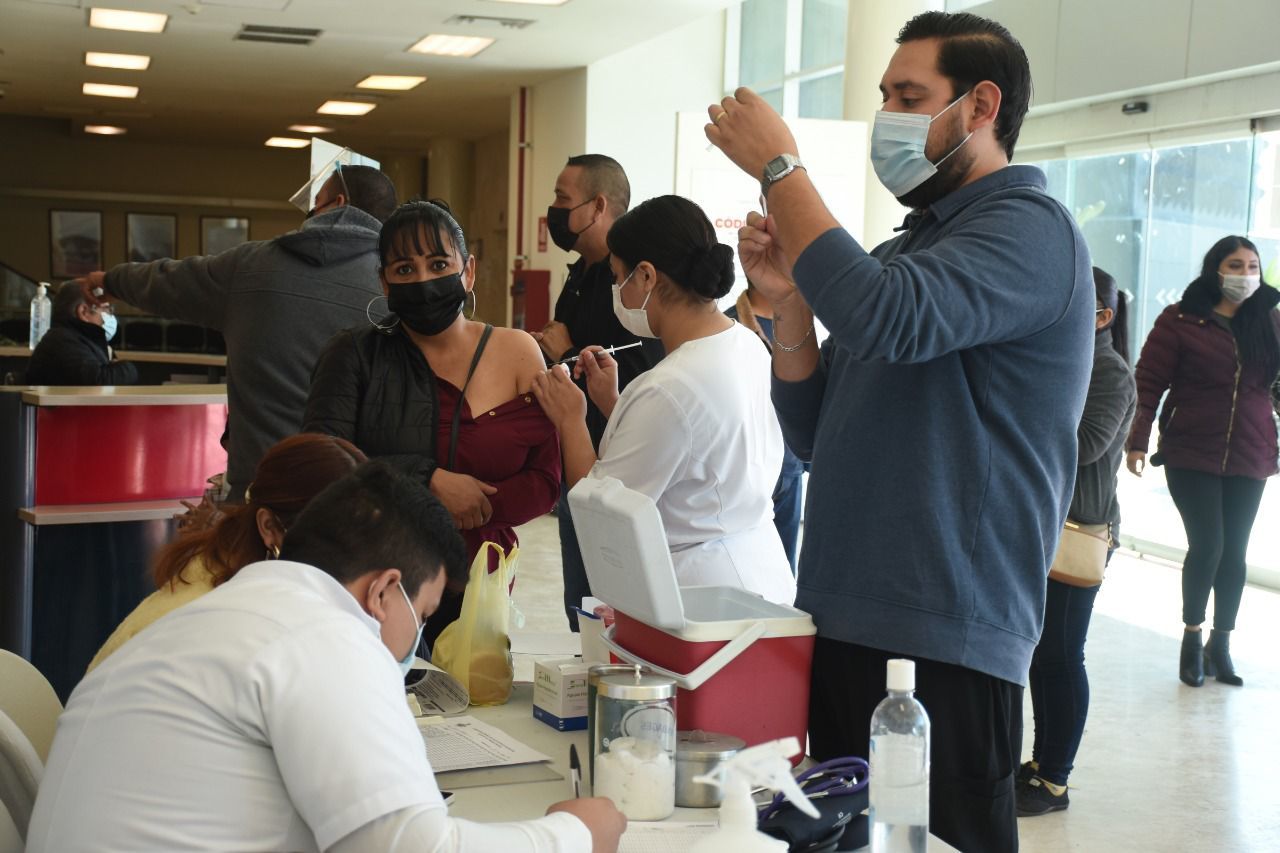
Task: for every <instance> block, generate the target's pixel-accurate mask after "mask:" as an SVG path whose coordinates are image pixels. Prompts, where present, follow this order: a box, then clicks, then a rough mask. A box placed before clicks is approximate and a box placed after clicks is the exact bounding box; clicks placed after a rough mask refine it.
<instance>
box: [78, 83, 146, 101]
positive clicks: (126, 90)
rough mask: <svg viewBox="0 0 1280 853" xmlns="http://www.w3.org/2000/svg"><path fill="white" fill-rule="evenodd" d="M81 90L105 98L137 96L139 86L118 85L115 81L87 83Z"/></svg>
mask: <svg viewBox="0 0 1280 853" xmlns="http://www.w3.org/2000/svg"><path fill="white" fill-rule="evenodd" d="M80 91H82V92H84V93H85V94H86V95H98V96H100V97H103V98H136V97H138V87H137V86H117V85H115V84H114V83H85V84H84V86H82V87H81V89H80Z"/></svg>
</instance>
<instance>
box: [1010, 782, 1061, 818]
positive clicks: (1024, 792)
mask: <svg viewBox="0 0 1280 853" xmlns="http://www.w3.org/2000/svg"><path fill="white" fill-rule="evenodd" d="M1015 792H1016V795H1017V802H1018V817H1037V816H1039V815H1042V814H1048V813H1049V812H1060V811H1062V810H1063V809H1065V808H1066V807H1067V806H1068V805H1070V803H1071V801H1070V799H1069V798H1068V797H1067V792H1066V791H1065V790H1064V791H1063V792H1062V793H1061V794H1055V793H1053V792H1052V791H1050V790H1049V788H1048V786H1046V785H1045V784H1044V780H1043V779H1041V778H1040V777H1039V776H1032V777H1031V778H1030V779H1028V780H1027V781H1025V782H1022V781H1019V782H1018V784H1017V787H1016V789H1015Z"/></svg>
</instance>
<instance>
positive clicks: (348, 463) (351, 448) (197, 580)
mask: <svg viewBox="0 0 1280 853" xmlns="http://www.w3.org/2000/svg"><path fill="white" fill-rule="evenodd" d="M364 461H365V455H364V454H363V453H361V452H360V450H359V449H358V448H356V447H355V445H353V444H351V442H349V441H345V440H343V439H341V438H334V437H333V436H331V435H316V434H310V433H303V434H302V435H294V436H290V437H289V438H286V439H284V440H283V441H281V442H280V443H278V444H276V445H275V446H274V447H272V448H271V449H270V450H268V451H267V452H266V455H264V456H263V457H262V461H260V462H259V463H258V468H257V470H256V471H255V472H254V477H253V483H252V484H251V485H250V486H249V488H248V489H246V490H245V495H244V503H243V504H239V505H236V506H232V507H227V508H226V509H225V514H224V515H223V516H222V518H221V519H219V520H218V521H217V522H216V523H215V524H213V525H212V526H209V527H206V528H202V529H195V530H191V531H189V532H187V533H184V534H182V535H180V536H179V537H178V538H177V539H176V540H174V541H173V542H171V543H169V545H167V546H166V547H165V548H164V549H162V550H161V551H160V552H159V553H158V554H157V555H156V560H155V568H154V576H155V581H156V591H155V592H153V593H151V595H149V596H147V597H146V598H145V599H143V600H142V603H141V604H139V605H138V606H137V607H136V608H134V610H133V612H132V613H130V614H129V615H128V616H126V617H125V620H124V621H123V622H121V623H120V625H119V627H117V628H116V630H115V631H114V632H113V633H112V634H111V636H110V637H108V638H107V641H106V642H105V643H104V644H103V645H102V648H101V649H100V650H99V651H98V654H97V655H95V656H94V658H93V660H92V661H90V663H89V669H88V670H87V671H88V672H92V671H93V670H94V668H95V667H96V666H98V664H100V663H102V662H103V661H104V660H106V659H107V658H108V657H109V656H110V655H111V654H112V653H113V652H115V651H116V650H117V649H119V648H120V647H121V646H123V645H124V644H125V643H126V642H127V641H128V640H129V639H130V638H131V637H133V636H134V635H135V634H137V633H138V632H139V631H141V630H142V629H144V628H146V627H147V626H148V625H150V624H151V623H152V622H155V621H156V620H157V619H159V618H160V617H161V616H164V615H165V614H167V613H169V612H170V611H171V610H176V609H177V608H179V607H181V606H182V605H184V604H187V603H188V602H191V601H195V600H196V599H197V598H199V597H200V596H202V595H204V594H205V593H206V592H208V591H209V590H211V589H213V588H214V587H216V586H220V585H222V584H224V583H226V582H227V581H229V580H231V578H233V577H234V576H235V574H236V572H238V571H240V570H241V569H242V568H244V567H245V566H247V565H249V564H250V563H255V562H257V561H259V560H263V559H268V560H269V559H273V558H274V557H275V555H277V554H279V553H280V545H281V544H282V543H283V542H284V536H285V533H286V531H288V529H289V525H291V524H292V523H293V520H294V519H295V518H297V516H298V513H300V512H302V509H303V507H305V506H306V505H307V503H308V502H309V501H310V500H311V499H312V498H314V497H315V496H316V495H318V494H319V493H320V492H322V491H323V490H324V489H325V487H326V486H328V485H329V484H330V483H333V482H336V481H337V480H340V479H341V478H343V477H345V476H346V475H347V474H350V473H351V472H352V471H354V470H355V469H356V466H357V465H359V464H360V463H361V462H364Z"/></svg>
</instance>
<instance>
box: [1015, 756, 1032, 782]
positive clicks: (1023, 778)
mask: <svg viewBox="0 0 1280 853" xmlns="http://www.w3.org/2000/svg"><path fill="white" fill-rule="evenodd" d="M1034 775H1036V766H1035V765H1034V764H1032V763H1031V762H1030V761H1024V762H1022V766H1021V767H1019V768H1018V775H1017V776H1016V777H1015V778H1014V782H1015V783H1017V784H1021V783H1023V782H1030V781H1031V777H1032V776H1034Z"/></svg>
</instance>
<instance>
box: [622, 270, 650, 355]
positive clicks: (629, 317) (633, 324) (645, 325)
mask: <svg viewBox="0 0 1280 853" xmlns="http://www.w3.org/2000/svg"><path fill="white" fill-rule="evenodd" d="M636 269H639V267H637V268H636ZM635 274H636V271H635V270H632V271H631V273H630V274H629V275H628V276H627V277H626V278H624V279H623V280H622V284H615V285H614V286H613V316H615V317H617V318H618V322H619V323H621V324H622V328H624V329H626V330H627V331H628V332H630V333H631V334H633V335H635V336H636V337H638V338H656V337H657V335H655V334H654V333H653V329H651V328H649V314H648V313H647V312H646V311H645V310H644V307H645V306H646V305H648V304H649V297H650V296H653V291H652V290H651V291H649V292H648V293H646V294H645V295H644V302H641V303H640V307H639V308H628V307H627V306H625V305H623V304H622V288H624V287H626V286H627V282H629V281H631V276H633V275H635Z"/></svg>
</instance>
